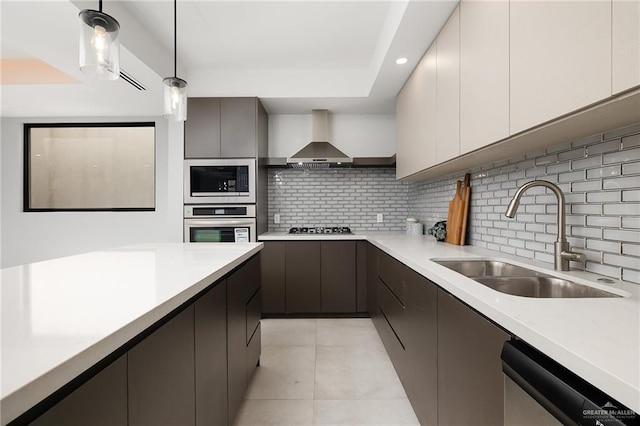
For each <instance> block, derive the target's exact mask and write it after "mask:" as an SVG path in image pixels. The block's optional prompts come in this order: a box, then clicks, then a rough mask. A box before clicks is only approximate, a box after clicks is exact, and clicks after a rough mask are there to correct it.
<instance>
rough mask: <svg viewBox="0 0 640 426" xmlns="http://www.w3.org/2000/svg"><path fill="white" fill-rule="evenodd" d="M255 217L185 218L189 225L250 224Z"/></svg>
mask: <svg viewBox="0 0 640 426" xmlns="http://www.w3.org/2000/svg"><path fill="white" fill-rule="evenodd" d="M254 221H255V219H185V220H184V222H185V224H187V225H189V226H236V225H237V226H250V225H253V223H254Z"/></svg>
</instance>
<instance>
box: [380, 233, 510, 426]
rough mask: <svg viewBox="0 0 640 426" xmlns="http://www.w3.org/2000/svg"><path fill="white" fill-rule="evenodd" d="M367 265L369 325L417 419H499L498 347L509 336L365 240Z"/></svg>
mask: <svg viewBox="0 0 640 426" xmlns="http://www.w3.org/2000/svg"><path fill="white" fill-rule="evenodd" d="M367 262H368V265H367V266H368V277H367V279H368V282H369V283H370V286H374V285H375V286H376V287H377V289H378V291H377V299H376V300H375V301H374V299H373V298H372V299H370V303H374V302H375V307H370V309H373V311H372V312H373V314H372V319H373V323H374V325H375V326H376V329H377V330H378V334H379V335H380V338H381V340H382V342H383V343H384V346H385V349H386V350H387V352H388V354H389V357H390V358H391V362H392V363H393V366H394V368H395V369H396V372H397V373H398V377H399V378H400V381H401V382H402V385H403V386H404V388H405V391H406V392H407V396H408V398H409V401H410V402H411V405H412V406H413V409H414V411H415V413H416V416H417V417H418V419H419V421H420V424H421V425H452V426H454V425H455V426H457V425H501V424H504V423H503V420H504V419H503V417H504V414H503V411H504V409H503V407H504V386H503V382H504V381H503V374H502V365H501V361H500V352H501V351H502V345H503V343H504V342H505V341H506V340H508V339H509V338H510V336H509V335H508V334H507V333H506V332H505V331H503V330H502V329H501V328H499V327H497V326H496V325H494V324H493V323H491V322H489V321H488V320H487V319H485V318H484V317H482V316H481V315H480V314H478V313H476V312H475V311H474V310H472V309H471V308H469V307H468V306H466V305H465V304H464V303H462V302H460V301H459V300H457V299H456V298H454V297H453V296H451V295H450V294H448V293H447V292H445V291H443V290H442V289H440V288H439V287H438V286H437V285H436V284H434V283H432V282H431V281H429V280H428V279H426V278H425V277H423V276H422V275H420V274H418V273H416V272H415V271H413V270H412V269H410V268H408V267H407V266H405V265H404V264H402V263H401V262H399V261H397V260H395V259H394V258H393V257H391V256H389V255H388V254H386V253H384V252H382V251H381V250H378V249H377V248H375V247H374V246H372V245H370V246H369V251H368V256H367ZM374 265H375V266H374ZM369 288H371V287H369ZM370 306H373V305H370Z"/></svg>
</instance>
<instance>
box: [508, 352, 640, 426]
mask: <svg viewBox="0 0 640 426" xmlns="http://www.w3.org/2000/svg"><path fill="white" fill-rule="evenodd" d="M501 359H502V371H503V372H504V373H505V374H506V375H507V376H508V377H509V378H511V380H513V381H514V382H515V383H516V384H517V385H518V386H520V387H521V388H522V389H523V390H524V391H525V392H527V393H528V394H529V395H530V396H531V397H532V398H533V399H535V400H536V401H537V402H538V403H539V404H540V405H542V406H543V407H544V408H545V409H546V410H547V411H548V412H549V413H551V414H552V415H553V416H554V417H555V418H556V419H558V420H559V421H560V422H562V423H563V424H565V425H594V426H600V425H603V426H618V425H620V426H625V425H627V426H628V425H640V416H638V415H637V414H636V413H635V412H633V411H632V410H630V409H628V408H627V407H624V406H623V405H622V404H620V403H618V402H617V401H615V400H613V399H612V398H610V397H609V396H608V395H606V394H605V393H603V392H602V391H600V390H599V389H597V388H596V387H594V386H593V385H591V384H589V383H588V382H586V381H584V380H583V379H582V378H580V377H578V376H576V375H575V374H574V373H572V372H570V371H569V370H567V369H566V368H564V367H563V366H561V365H560V364H558V363H557V362H555V361H553V360H552V359H551V358H549V357H547V356H546V355H544V354H542V353H540V352H539V351H537V350H535V349H533V348H532V347H530V346H529V345H527V344H526V343H524V342H522V341H519V340H511V341H507V342H505V343H504V346H503V347H502V355H501Z"/></svg>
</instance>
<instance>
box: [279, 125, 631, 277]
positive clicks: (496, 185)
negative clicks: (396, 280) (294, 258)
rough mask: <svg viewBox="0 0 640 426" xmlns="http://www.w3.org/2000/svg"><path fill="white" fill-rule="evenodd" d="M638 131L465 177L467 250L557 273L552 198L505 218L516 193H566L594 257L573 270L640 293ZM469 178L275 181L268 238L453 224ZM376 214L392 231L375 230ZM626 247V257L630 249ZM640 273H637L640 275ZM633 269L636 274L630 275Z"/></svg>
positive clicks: (292, 173)
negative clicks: (539, 183) (538, 182)
mask: <svg viewBox="0 0 640 426" xmlns="http://www.w3.org/2000/svg"><path fill="white" fill-rule="evenodd" d="M639 156H640V124H638V125H634V126H630V127H627V128H625V129H618V130H614V131H612V132H608V133H606V134H600V135H593V136H590V137H587V138H583V139H580V140H578V141H573V142H569V141H567V142H563V143H561V144H558V145H554V146H552V147H549V148H547V149H546V150H544V151H535V152H530V153H528V154H526V155H520V156H517V157H514V158H510V159H509V160H505V161H500V162H495V163H490V164H486V165H484V166H481V167H477V168H474V169H472V170H469V171H467V172H468V173H470V174H471V177H472V179H471V188H472V190H471V203H470V211H469V225H468V226H469V229H468V234H469V235H468V241H469V242H468V243H469V244H472V245H474V246H478V247H484V248H487V249H490V250H494V251H497V252H502V253H509V254H515V255H518V256H523V257H526V258H530V259H537V260H539V261H542V262H546V263H549V264H550V266H551V265H552V264H553V243H554V242H555V240H556V235H557V218H556V212H557V203H556V198H555V195H553V194H552V193H551V192H550V191H547V190H546V189H544V188H533V189H531V190H529V191H527V193H526V194H525V196H524V197H523V198H522V202H521V205H520V208H519V210H518V213H517V215H516V218H515V219H508V218H506V217H505V216H504V212H505V211H506V207H507V205H508V203H509V202H510V201H511V198H512V197H513V195H514V194H515V192H516V190H517V188H518V187H520V186H521V185H523V184H524V183H526V182H529V181H531V180H533V179H544V180H548V181H551V182H554V183H559V186H560V187H561V189H562V190H563V192H564V193H565V197H566V202H567V213H568V215H567V230H566V231H567V239H568V241H569V243H570V244H571V246H572V247H573V248H574V249H576V251H577V250H581V251H584V252H585V253H587V254H588V257H589V261H588V262H587V263H586V264H585V265H582V264H580V263H575V262H572V265H571V266H572V268H578V269H580V268H584V269H586V270H588V271H591V272H594V273H597V274H602V275H607V276H610V277H614V278H623V277H624V279H625V280H629V281H632V282H635V283H640V272H638V270H639V269H640V267H639V266H637V265H640V253H639V249H638V247H640V230H639V226H640V211H639V210H640V204H639V203H640V176H638V175H639V174H640V161H639V160H640V158H639ZM463 175H464V172H461V173H457V174H454V175H449V176H444V177H442V178H438V180H434V181H429V182H422V183H402V182H397V181H396V180H395V170H393V169H385V168H373V169H329V170H326V169H325V170H307V171H301V170H295V169H272V170H270V171H269V217H273V214H275V213H280V215H281V223H280V224H273V223H271V224H270V227H269V229H270V230H271V231H284V230H286V229H287V228H289V227H291V226H301V225H310V226H314V225H316V226H321V225H329V224H334V223H335V224H346V225H349V226H351V227H352V228H354V229H355V230H356V231H367V230H396V231H403V230H404V229H405V219H406V217H407V216H412V217H417V218H418V219H419V220H420V221H421V222H423V223H424V224H425V229H428V228H429V227H431V226H433V224H434V223H435V222H437V221H440V220H446V218H447V210H448V206H449V201H450V200H451V198H452V197H453V195H454V188H455V182H456V180H458V179H461V178H462V176H463ZM376 213H382V214H383V215H384V219H385V222H384V223H382V224H380V223H377V222H376V217H375V215H376ZM623 247H624V248H623ZM634 265H636V266H634ZM632 267H633V268H632Z"/></svg>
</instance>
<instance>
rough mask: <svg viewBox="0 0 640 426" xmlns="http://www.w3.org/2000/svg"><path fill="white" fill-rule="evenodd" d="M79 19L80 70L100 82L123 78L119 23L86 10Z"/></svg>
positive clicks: (98, 13) (104, 15) (109, 17)
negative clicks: (121, 75)
mask: <svg viewBox="0 0 640 426" xmlns="http://www.w3.org/2000/svg"><path fill="white" fill-rule="evenodd" d="M78 16H79V17H80V70H81V71H82V72H83V73H85V74H87V75H89V76H91V77H94V78H97V79H100V80H116V79H117V78H118V77H119V76H120V39H119V38H118V31H119V30H120V24H119V23H118V21H116V20H115V19H114V18H112V17H111V16H109V15H107V14H106V13H102V12H99V11H97V10H91V9H85V10H82V11H81V12H80V14H79V15H78Z"/></svg>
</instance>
